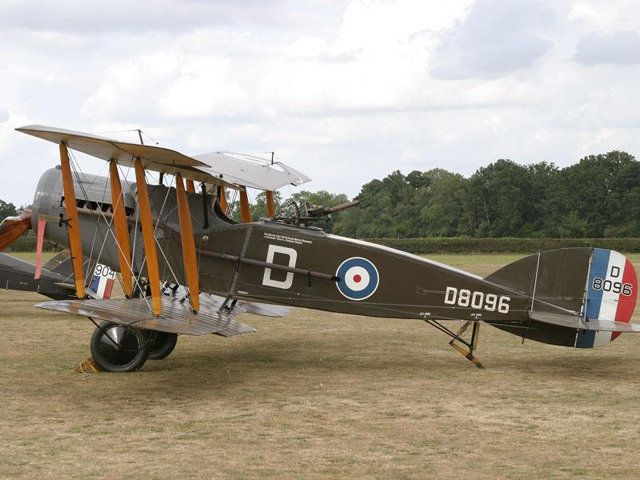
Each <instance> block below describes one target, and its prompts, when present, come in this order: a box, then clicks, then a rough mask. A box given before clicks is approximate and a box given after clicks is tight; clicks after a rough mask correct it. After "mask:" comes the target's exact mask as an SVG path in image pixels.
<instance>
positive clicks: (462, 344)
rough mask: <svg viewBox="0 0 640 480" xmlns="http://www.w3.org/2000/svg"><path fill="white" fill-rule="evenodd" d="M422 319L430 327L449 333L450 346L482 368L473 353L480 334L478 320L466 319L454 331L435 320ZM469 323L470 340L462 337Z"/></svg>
mask: <svg viewBox="0 0 640 480" xmlns="http://www.w3.org/2000/svg"><path fill="white" fill-rule="evenodd" d="M424 321H425V322H426V323H428V324H429V325H431V326H432V327H435V328H437V329H438V330H440V331H441V332H443V333H446V334H447V335H449V336H450V337H451V341H450V342H449V345H451V348H453V349H454V350H456V351H457V352H458V353H460V354H461V355H462V356H463V357H464V358H466V359H467V360H469V361H470V362H471V363H473V364H474V365H475V366H476V367H478V368H484V365H482V363H480V360H479V359H478V358H477V357H476V356H475V355H474V354H473V351H474V350H475V349H476V348H477V346H478V337H479V336H480V322H472V321H470V320H468V321H466V322H465V323H464V325H462V327H461V328H460V330H458V332H457V333H455V332H453V331H452V330H450V329H449V328H447V327H445V326H444V325H442V324H441V323H440V322H438V321H436V320H427V319H425V320H424ZM469 325H471V340H469V341H467V340H465V339H464V338H463V337H462V335H463V334H464V333H465V332H466V331H467V329H468V328H469Z"/></svg>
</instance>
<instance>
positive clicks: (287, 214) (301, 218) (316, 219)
mask: <svg viewBox="0 0 640 480" xmlns="http://www.w3.org/2000/svg"><path fill="white" fill-rule="evenodd" d="M359 204H360V200H353V201H351V202H346V203H342V204H340V205H337V206H335V207H322V206H318V205H311V204H310V203H309V202H305V203H303V204H302V205H298V204H297V203H296V202H295V201H294V200H292V201H290V202H288V203H286V204H285V205H284V206H283V207H282V210H281V212H282V213H281V214H280V215H278V216H276V217H275V218H274V220H275V221H277V222H282V223H287V224H289V225H299V226H303V227H307V228H308V227H310V226H312V225H313V224H315V223H320V222H323V221H325V222H331V220H332V216H333V214H334V213H337V212H341V211H343V210H347V209H348V208H353V207H355V206H357V205H359Z"/></svg>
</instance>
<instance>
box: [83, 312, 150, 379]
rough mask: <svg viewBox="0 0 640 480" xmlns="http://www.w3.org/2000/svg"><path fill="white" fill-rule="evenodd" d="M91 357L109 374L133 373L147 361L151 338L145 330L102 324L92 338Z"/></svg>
mask: <svg viewBox="0 0 640 480" xmlns="http://www.w3.org/2000/svg"><path fill="white" fill-rule="evenodd" d="M91 355H92V356H93V360H94V361H95V363H96V365H98V367H100V369H102V370H104V371H107V372H133V371H135V370H137V369H139V368H140V367H142V365H144V362H146V361H147V357H148V356H149V337H148V333H147V332H146V331H144V330H139V329H137V328H133V327H130V326H128V325H118V324H116V323H111V322H106V321H105V322H102V323H101V324H100V325H99V326H98V327H97V328H96V329H95V331H94V332H93V335H92V336H91Z"/></svg>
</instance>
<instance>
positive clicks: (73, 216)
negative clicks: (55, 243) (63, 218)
mask: <svg viewBox="0 0 640 480" xmlns="http://www.w3.org/2000/svg"><path fill="white" fill-rule="evenodd" d="M60 166H61V170H62V188H63V190H64V205H65V209H66V213H67V222H66V224H67V234H68V235H69V250H70V252H71V262H72V265H73V279H74V282H75V285H76V295H77V296H78V298H84V297H85V291H84V271H83V269H82V264H83V258H84V257H83V256H82V241H81V240H80V220H79V219H78V207H77V205H76V192H75V190H74V188H73V177H72V176H71V165H70V163H69V151H68V150H67V145H66V143H65V142H60Z"/></svg>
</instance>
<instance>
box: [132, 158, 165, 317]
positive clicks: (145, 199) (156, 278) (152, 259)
mask: <svg viewBox="0 0 640 480" xmlns="http://www.w3.org/2000/svg"><path fill="white" fill-rule="evenodd" d="M133 166H134V168H135V171H136V186H137V187H138V205H139V207H140V225H141V226H142V240H143V243H144V254H145V256H146V257H147V274H148V276H149V287H150V288H151V304H152V308H153V314H154V315H155V316H156V317H159V316H160V314H161V313H162V294H161V292H160V269H159V267H158V252H157V251H156V238H155V236H154V234H153V218H152V216H151V206H150V204H149V192H148V190H147V182H146V179H145V177H144V167H143V166H142V160H140V159H139V158H136V159H135V160H134V162H133Z"/></svg>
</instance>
